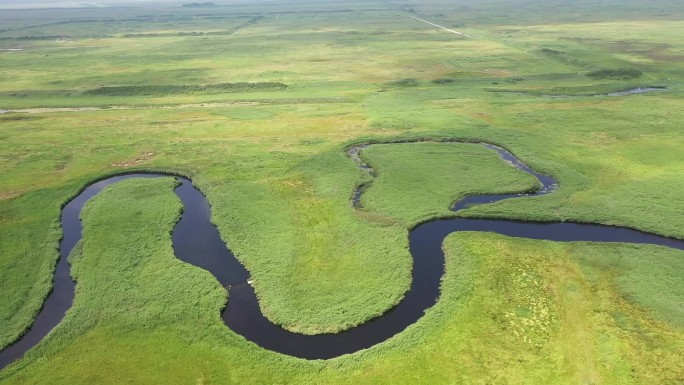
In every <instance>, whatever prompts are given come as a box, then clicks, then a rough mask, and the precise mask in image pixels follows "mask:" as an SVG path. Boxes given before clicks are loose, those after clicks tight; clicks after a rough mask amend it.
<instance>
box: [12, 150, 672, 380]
mask: <svg viewBox="0 0 684 385" xmlns="http://www.w3.org/2000/svg"><path fill="white" fill-rule="evenodd" d="M480 144H481V145H482V146H485V147H487V148H489V149H491V150H493V151H495V152H496V153H498V154H499V156H500V157H501V158H502V159H503V160H504V161H506V162H507V163H508V164H510V165H511V166H512V167H516V168H518V169H519V170H522V171H524V172H527V173H530V174H532V175H534V176H535V177H536V178H537V180H538V181H539V187H538V189H536V190H535V191H531V192H527V193H521V194H504V195H476V196H469V197H466V198H465V199H463V200H461V201H459V202H456V203H455V204H454V205H453V206H452V210H453V211H458V210H461V209H463V208H465V207H468V206H471V205H477V204H488V203H493V202H497V201H501V200H503V199H515V198H520V197H530V196H538V195H543V194H550V193H553V191H554V190H555V189H556V187H557V184H556V181H555V180H554V179H553V178H551V177H550V176H547V175H543V174H540V173H538V172H536V171H534V170H532V169H531V168H529V167H528V166H526V165H525V164H524V163H522V162H521V161H520V160H518V159H517V158H516V157H515V156H513V154H511V153H510V152H508V151H507V150H505V149H503V148H501V147H497V146H494V145H492V144H487V143H480ZM366 147H368V145H362V146H355V147H351V148H349V149H348V151H347V153H348V155H349V157H350V158H351V159H352V160H354V161H355V162H356V163H357V165H358V166H359V168H361V169H362V170H365V171H366V172H368V173H369V174H370V175H371V176H375V174H376V173H375V171H374V170H373V168H372V167H371V166H370V165H368V164H366V163H365V162H364V161H363V160H362V157H361V153H362V151H363V149H364V148H366ZM164 176H173V177H176V179H177V180H178V181H179V182H180V184H179V186H178V187H177V188H176V189H175V193H176V194H177V195H178V197H179V198H180V199H181V201H182V202H183V205H184V210H183V214H182V215H181V219H180V221H179V222H178V223H177V224H176V226H175V228H174V230H173V235H172V237H173V249H174V252H175V254H176V257H178V258H179V259H181V260H183V261H185V262H187V263H190V264H192V265H195V266H197V267H201V268H203V269H206V270H208V271H209V272H211V273H212V274H213V275H214V276H215V277H216V279H217V280H218V281H219V282H220V283H221V284H222V285H223V286H224V287H225V288H226V289H227V290H228V292H229V299H228V305H227V306H226V307H225V308H224V310H223V312H222V314H221V316H222V319H223V321H224V323H225V324H226V326H228V327H229V328H230V329H231V330H233V331H234V332H235V333H237V334H240V335H242V336H243V337H245V338H246V339H247V340H249V341H252V342H254V343H256V344H257V345H259V346H261V347H263V348H265V349H268V350H272V351H275V352H279V353H282V354H287V355H290V356H295V357H301V358H306V359H328V358H333V357H337V356H340V355H343V354H348V353H353V352H356V351H359V350H362V349H366V348H369V347H371V346H373V345H376V344H378V343H380V342H383V341H385V340H387V339H389V338H391V337H392V336H394V335H396V334H397V333H400V332H401V331H403V330H404V329H406V328H407V327H408V326H410V325H412V324H414V323H415V322H416V321H418V320H419V319H420V318H421V317H422V316H423V314H424V313H425V311H426V310H427V309H429V308H430V307H432V306H433V305H434V304H435V303H436V302H437V300H438V298H439V294H440V282H441V278H442V276H443V275H444V253H443V251H442V243H443V241H444V238H445V237H446V236H447V235H449V234H451V233H454V232H458V231H484V232H494V233H497V234H502V235H507V236H511V237H521V238H531V239H542V240H551V241H558V242H574V241H591V242H624V243H644V244H654V245H662V246H667V247H672V248H677V249H680V250H684V241H682V240H679V239H672V238H666V237H662V236H659V235H655V234H650V233H645V232H641V231H638V230H634V229H629V228H624V227H615V226H606V225H600V224H589V223H572V222H520V221H513V220H506V219H474V218H450V219H435V220H431V221H428V222H425V223H422V224H419V225H417V226H416V227H414V228H413V229H411V230H410V232H409V245H410V252H411V256H412V257H413V269H412V278H413V279H412V281H411V287H410V290H409V291H408V292H406V295H405V297H404V298H403V299H402V300H401V302H399V304H397V305H396V306H394V307H393V308H392V309H390V310H389V311H387V312H386V313H384V314H383V315H381V316H379V317H377V318H374V319H372V320H370V321H368V322H366V323H364V324H362V325H359V326H357V327H354V328H352V329H349V330H346V331H343V332H340V333H335V334H319V335H304V334H298V333H293V332H290V331H287V330H285V329H283V328H281V327H280V326H278V325H275V324H273V323H271V322H270V321H269V320H268V319H266V317H264V315H263V314H262V313H261V310H260V308H259V302H258V300H257V297H256V295H255V293H254V289H253V288H252V287H251V286H250V285H249V278H250V275H249V272H248V271H247V270H246V269H245V268H244V267H243V266H242V265H241V264H240V262H239V261H238V260H237V259H236V258H235V256H234V255H233V253H232V252H231V251H230V250H229V249H228V248H227V247H226V245H225V243H224V242H223V240H222V239H221V237H220V236H219V233H218V231H217V229H216V227H215V226H214V225H213V224H212V223H211V220H210V219H211V211H210V207H209V203H208V202H207V200H206V198H205V197H204V196H203V195H202V193H201V192H200V191H199V190H198V189H197V188H195V186H193V184H192V182H190V180H188V179H187V178H184V177H180V176H176V175H171V174H149V173H137V174H128V175H119V176H114V177H111V178H107V179H104V180H101V181H99V182H96V183H93V184H91V185H89V186H87V187H86V188H85V189H84V190H83V191H82V192H81V193H80V194H79V195H78V196H76V197H75V198H74V199H72V200H71V201H69V202H68V203H67V204H66V205H65V206H64V208H63V209H62V216H61V224H62V230H63V232H64V237H63V239H62V241H61V243H60V257H59V260H58V262H57V267H56V270H55V278H54V287H53V290H52V292H51V293H50V295H49V296H48V297H47V299H46V300H45V303H44V305H43V308H42V310H41V311H40V313H39V314H38V317H37V318H36V319H35V321H34V323H33V326H31V328H30V329H29V330H28V331H27V333H26V334H25V335H24V336H23V337H21V338H20V339H19V340H18V341H17V342H15V343H14V344H12V345H10V346H9V347H7V348H6V349H5V350H3V351H2V352H0V368H3V367H5V366H7V365H8V364H9V363H11V362H12V361H14V360H16V359H18V358H20V357H21V356H23V354H24V353H25V352H26V351H27V350H29V349H30V348H31V347H33V346H35V345H36V344H37V343H39V342H40V341H41V340H42V339H43V338H44V337H45V336H46V335H47V334H48V333H49V332H50V331H51V330H52V329H53V328H54V327H55V326H56V325H57V324H58V323H59V322H60V321H61V320H62V318H63V317H64V314H65V313H66V311H67V310H68V309H69V308H70V307H71V304H72V302H73V298H74V288H75V283H74V282H73V281H72V280H71V278H70V275H69V265H68V262H67V257H68V255H69V254H70V253H71V251H72V249H73V248H74V246H75V245H76V243H77V242H78V241H79V240H80V239H81V230H82V226H81V221H80V213H81V210H82V209H83V206H84V205H85V203H86V202H87V201H88V200H89V199H90V198H92V197H94V196H95V195H97V194H98V193H99V192H100V191H102V189H104V188H105V187H107V186H109V185H111V184H113V183H116V182H119V181H121V180H125V179H132V178H158V177H164ZM369 183H370V182H368V183H366V184H362V185H360V186H358V187H357V188H356V189H355V190H354V192H353V193H352V199H351V202H352V206H353V207H354V208H355V209H358V208H360V202H361V196H362V194H363V191H364V190H365V189H367V188H368V187H369Z"/></svg>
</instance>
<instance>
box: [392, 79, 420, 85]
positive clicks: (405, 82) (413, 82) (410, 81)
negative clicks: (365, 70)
mask: <svg viewBox="0 0 684 385" xmlns="http://www.w3.org/2000/svg"><path fill="white" fill-rule="evenodd" d="M418 84H419V83H418V80H416V79H401V80H395V81H392V82H389V83H387V85H388V86H392V87H416V86H417V85H418Z"/></svg>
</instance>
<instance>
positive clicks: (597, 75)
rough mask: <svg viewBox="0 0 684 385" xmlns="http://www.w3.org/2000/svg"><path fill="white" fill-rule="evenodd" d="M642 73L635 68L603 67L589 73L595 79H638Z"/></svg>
mask: <svg viewBox="0 0 684 385" xmlns="http://www.w3.org/2000/svg"><path fill="white" fill-rule="evenodd" d="M641 75H642V72H641V71H639V70H637V69H634V68H618V69H615V70H613V69H602V70H598V71H592V72H589V73H588V74H587V76H589V77H592V78H594V79H636V78H638V77H640V76H641Z"/></svg>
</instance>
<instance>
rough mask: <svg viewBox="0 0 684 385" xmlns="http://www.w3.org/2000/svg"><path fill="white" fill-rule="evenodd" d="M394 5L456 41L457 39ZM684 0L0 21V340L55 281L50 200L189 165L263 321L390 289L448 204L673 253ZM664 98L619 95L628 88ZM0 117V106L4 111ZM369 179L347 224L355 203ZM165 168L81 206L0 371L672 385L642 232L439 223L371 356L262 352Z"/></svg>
mask: <svg viewBox="0 0 684 385" xmlns="http://www.w3.org/2000/svg"><path fill="white" fill-rule="evenodd" d="M412 16H414V17H419V18H422V19H425V20H429V21H430V22H431V23H434V24H437V25H440V26H443V27H445V28H448V29H452V30H455V31H459V32H462V33H465V34H467V35H469V37H468V36H462V35H457V34H454V33H450V32H448V31H445V30H443V29H439V28H436V27H434V26H432V25H429V24H426V23H424V22H421V21H419V20H416V19H414V18H412ZM683 20H684V5H683V4H682V3H681V2H677V1H665V0H657V1H649V2H645V1H633V0H630V1H617V0H607V1H601V2H588V1H587V2H584V1H577V2H566V1H545V2H543V3H539V2H532V1H528V0H515V1H502V0H487V1H478V2H469V1H460V0H459V1H440V0H429V1H421V2H410V1H355V2H351V1H316V2H283V3H278V2H251V3H245V2H236V3H230V4H228V5H223V6H215V7H179V6H159V5H155V6H145V7H133V6H127V7H113V8H82V9H79V10H77V11H75V10H73V9H69V10H66V9H41V10H6V11H5V10H3V11H2V13H0V111H3V112H4V113H2V114H0V174H1V178H2V183H0V349H1V348H3V347H6V346H8V345H9V344H11V343H12V342H13V341H15V340H16V339H17V338H19V337H20V336H21V335H22V334H23V333H24V332H25V331H26V329H27V328H28V327H29V326H30V325H31V323H32V320H33V319H34V317H35V315H36V314H37V312H38V311H39V309H40V307H41V304H42V302H43V300H44V298H45V297H46V296H47V294H48V293H49V291H50V288H51V285H52V273H53V269H54V265H55V262H56V260H57V258H58V251H57V248H58V244H59V240H60V237H61V230H60V228H59V215H60V208H61V206H62V205H63V204H64V203H65V202H66V201H68V200H69V199H70V198H71V197H73V196H74V195H75V194H77V193H78V192H79V191H80V189H81V188H82V187H83V186H84V185H86V184H87V183H88V182H91V181H94V180H96V179H99V178H102V177H103V176H107V175H113V174H117V173H122V172H131V171H168V172H174V173H180V174H183V175H186V176H188V177H190V178H192V180H193V182H194V183H195V184H196V185H197V186H198V188H200V189H201V190H202V192H203V193H204V194H205V195H206V196H207V199H208V200H209V202H210V203H211V206H212V220H213V222H214V223H215V224H216V225H217V227H218V229H219V230H220V233H221V235H222V237H223V239H224V240H225V241H226V243H227V244H228V245H229V247H230V249H231V250H232V251H233V252H234V253H235V254H236V256H237V257H238V258H239V259H240V261H241V262H243V264H244V265H245V266H246V267H247V268H248V269H249V270H250V272H251V275H252V278H253V280H254V281H253V286H254V287H255V289H256V292H257V295H258V296H259V300H260V306H261V308H262V311H263V312H264V314H265V315H266V316H267V317H268V318H269V319H271V320H272V321H273V322H275V323H277V324H279V325H282V326H283V327H284V328H286V329H288V330H292V331H296V332H300V333H307V334H317V333H323V332H336V331H341V330H346V329H349V328H351V327H353V326H355V325H359V324H361V323H363V322H366V321H368V320H369V319H371V318H373V317H376V316H378V315H381V314H382V313H384V312H386V311H387V310H388V309H390V308H391V307H392V306H393V305H394V304H396V303H397V302H398V301H400V300H401V298H402V297H403V295H404V293H405V291H406V290H407V289H408V288H409V285H410V272H411V259H410V255H409V253H408V249H407V246H408V239H407V234H408V230H409V229H410V228H411V227H412V226H414V225H416V224H417V223H419V222H421V221H425V220H427V219H430V218H435V217H446V216H453V215H455V214H454V213H452V212H451V211H449V207H450V204H451V203H452V202H454V201H456V200H458V199H460V198H462V197H464V196H467V195H472V194H480V193H489V194H493V193H507V192H516V191H525V190H528V189H530V188H532V187H534V185H535V181H534V180H533V178H531V177H530V176H529V175H526V174H525V173H522V172H519V171H516V170H515V169H513V168H511V167H510V166H508V165H507V164H505V163H504V162H502V161H501V160H500V159H499V158H498V157H497V155H496V154H495V153H494V152H493V151H489V150H486V149H484V148H482V147H481V146H476V145H473V144H468V143H459V144H454V143H436V142H439V141H444V140H451V139H464V140H467V141H487V142H491V143H496V144H498V145H501V146H503V147H505V148H507V149H508V150H510V151H511V152H513V153H514V154H515V155H516V156H518V157H519V158H520V159H521V160H523V161H524V162H525V163H527V164H528V165H530V166H532V167H533V168H535V169H536V170H539V171H541V172H544V173H547V174H550V175H553V176H554V177H555V178H556V179H557V180H558V182H559V189H558V191H556V192H554V193H553V194H549V195H546V196H540V197H534V198H524V199H515V200H511V201H501V202H498V203H495V204H492V205H482V206H475V207H473V208H470V209H468V210H466V211H463V212H461V213H459V214H457V215H464V216H476V217H501V218H509V219H520V220H538V221H544V220H548V221H552V220H553V221H556V220H566V221H578V222H596V223H602V224H611V225H620V226H627V227H631V228H636V229H639V230H643V231H648V232H653V233H657V234H661V235H665V236H670V237H676V238H684V196H683V195H682V191H684V178H682V175H684V157H683V156H682V154H684V135H683V134H682V122H683V121H684V99H683V95H684V94H683V93H682V91H683V90H684V87H683V86H682V84H683V82H684V67H683V66H682V62H683V60H684V41H683V40H682V39H681V36H682V35H684V21H683ZM649 87H651V88H661V90H658V91H654V92H649V93H644V94H634V95H620V96H611V95H610V94H611V93H615V92H620V91H625V90H630V89H636V88H649ZM5 111H6V112H5ZM417 139H424V140H425V141H429V142H431V143H407V144H392V145H382V144H378V145H375V146H373V147H370V148H368V149H367V150H366V151H365V152H364V153H363V157H364V160H365V161H366V162H368V163H369V164H372V165H373V167H374V169H376V171H377V172H378V177H377V178H376V180H375V181H374V183H373V184H372V185H371V186H370V187H369V188H368V190H367V191H366V192H365V193H364V195H363V198H362V204H363V209H362V210H354V209H353V208H352V207H351V205H350V196H351V193H352V191H353V189H354V187H355V186H357V185H359V184H360V183H362V182H363V181H365V180H367V179H368V176H367V175H366V174H364V173H363V172H361V171H360V170H359V169H358V168H357V167H356V165H355V164H354V162H353V161H351V160H350V159H349V158H348V157H347V155H346V152H345V149H346V148H347V147H348V146H350V145H353V144H360V143H367V142H373V143H382V142H392V141H402V140H411V141H413V140H417ZM173 187H174V182H173V180H172V179H171V178H161V179H156V180H153V181H136V180H133V181H125V182H121V183H119V184H116V185H113V186H111V187H110V188H108V189H107V190H106V191H104V192H103V193H102V194H101V195H99V196H97V197H96V198H95V199H93V200H92V201H91V202H89V203H88V205H87V206H86V209H85V211H84V213H83V217H82V220H83V224H84V237H83V241H82V242H81V243H80V245H79V247H78V248H77V249H76V250H75V252H74V253H72V255H71V256H70V261H71V264H72V274H73V276H74V278H75V279H76V280H77V283H78V286H77V291H76V297H75V302H74V306H73V307H72V309H71V310H70V311H69V312H68V313H67V315H66V317H65V319H64V321H63V322H62V323H61V324H60V325H59V326H58V327H57V328H55V329H54V330H53V332H52V333H51V334H50V335H49V336H48V337H47V338H46V339H45V340H44V341H42V342H41V343H40V344H39V345H38V346H36V347H35V348H34V349H32V350H31V351H29V352H28V353H27V354H26V355H25V357H24V358H22V359H20V360H19V361H17V362H15V363H14V364H12V365H10V366H9V367H7V368H5V369H4V370H2V371H0V382H1V383H3V384H44V383H50V384H93V383H97V384H108V383H111V384H121V383H159V384H162V383H163V384H175V383H178V384H232V383H255V384H256V383H320V384H335V383H368V384H383V383H387V384H389V383H411V384H416V383H425V384H439V383H444V384H447V383H463V384H528V383H529V384H539V383H547V384H580V383H581V384H681V383H682V382H684V359H683V358H682V357H684V323H683V321H682V320H684V279H683V278H684V255H683V253H682V252H681V251H673V250H670V249H667V248H663V247H656V246H647V245H640V246H634V245H621V244H592V243H570V244H558V243H554V242H547V241H532V240H526V239H516V238H508V237H503V236H498V235H494V234H488V233H466V234H455V235H452V236H450V237H449V238H448V239H447V241H446V243H445V245H444V249H445V251H446V254H447V262H446V274H445V276H444V278H443V281H442V295H441V298H440V300H439V302H438V303H437V304H436V305H435V306H434V307H433V308H431V309H429V310H428V311H427V313H426V315H425V316H424V317H423V318H422V319H421V320H420V321H419V322H417V323H416V324H414V325H412V326H410V327H409V328H408V329H407V330H406V331H404V332H402V333H400V334H399V335H397V336H395V337H394V338H392V339H390V340H388V341H386V342H384V343H381V344H379V345H376V346H374V347H372V348H371V349H368V350H365V351H360V352H357V353H354V354H351V355H345V356H341V357H338V358H335V359H331V360H313V361H308V360H302V359H297V358H292V357H289V356H285V355H281V354H278V353H274V352H270V351H267V350H264V349H261V348H260V347H258V346H256V345H254V344H252V343H250V342H248V341H246V340H244V339H243V338H242V337H240V336H239V335H236V334H235V333H233V332H232V331H231V330H229V329H227V328H226V327H225V326H224V325H223V323H222V321H221V319H220V311H221V309H222V308H223V307H224V305H225V303H226V301H229V300H230V299H229V298H227V294H226V291H225V289H224V288H222V287H221V286H220V285H219V284H218V283H217V282H216V281H215V280H214V278H213V277H212V276H211V275H210V274H208V273H207V272H205V271H202V270H200V269H197V268H194V267H192V266H189V265H186V264H184V263H182V262H181V261H179V260H177V259H176V258H175V257H174V255H173V249H172V247H171V236H170V231H171V230H172V228H173V225H174V223H175V222H176V221H177V220H178V217H179V216H180V214H181V204H180V202H179V201H178V200H177V198H176V197H175V195H174V194H173Z"/></svg>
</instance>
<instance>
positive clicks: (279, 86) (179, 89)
mask: <svg viewBox="0 0 684 385" xmlns="http://www.w3.org/2000/svg"><path fill="white" fill-rule="evenodd" d="M286 88H287V85H286V84H283V83H275V82H263V83H217V84H204V85H199V84H190V85H144V86H116V87H100V88H95V89H92V90H87V91H85V92H83V94H84V95H97V96H145V95H174V94H202V93H227V92H258V91H281V90H284V89H286Z"/></svg>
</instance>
